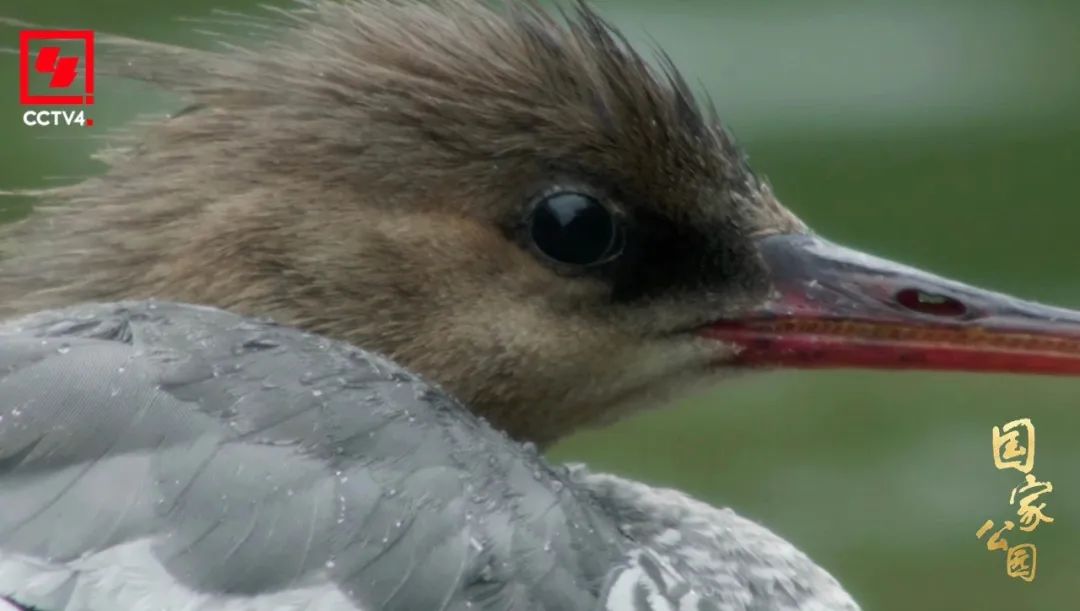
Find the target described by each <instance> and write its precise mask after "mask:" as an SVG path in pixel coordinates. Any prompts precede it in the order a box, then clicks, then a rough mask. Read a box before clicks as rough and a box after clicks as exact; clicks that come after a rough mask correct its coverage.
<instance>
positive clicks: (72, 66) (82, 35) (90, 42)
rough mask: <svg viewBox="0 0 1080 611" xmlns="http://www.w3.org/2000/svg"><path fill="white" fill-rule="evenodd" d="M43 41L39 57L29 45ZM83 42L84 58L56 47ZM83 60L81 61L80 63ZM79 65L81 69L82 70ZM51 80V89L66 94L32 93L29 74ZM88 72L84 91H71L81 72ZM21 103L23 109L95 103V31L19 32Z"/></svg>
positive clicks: (83, 81)
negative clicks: (35, 106)
mask: <svg viewBox="0 0 1080 611" xmlns="http://www.w3.org/2000/svg"><path fill="white" fill-rule="evenodd" d="M34 40H40V41H44V42H43V44H42V45H41V47H40V48H39V49H38V52H37V54H36V55H35V54H31V52H30V42H31V41H34ZM72 40H74V41H82V43H83V53H82V55H81V56H80V55H77V54H76V55H64V51H63V49H62V48H61V47H60V46H58V45H56V44H49V43H56V42H60V41H72ZM80 59H81V60H82V61H81V62H80V61H79V60H80ZM80 63H81V64H82V66H81V67H80ZM31 70H33V71H34V72H35V73H37V74H41V75H45V76H48V77H49V84H48V87H49V89H50V90H55V91H58V92H63V93H55V94H49V95H34V94H32V93H31V92H30V71H31ZM80 71H83V72H85V74H84V76H83V79H82V85H83V87H82V90H81V91H74V92H73V91H72V85H74V84H75V81H76V80H77V78H78V76H79V72H80ZM19 103H20V104H23V105H24V106H27V105H40V106H56V105H72V104H85V105H91V104H93V103H94V32H93V31H92V30H23V31H21V32H19Z"/></svg>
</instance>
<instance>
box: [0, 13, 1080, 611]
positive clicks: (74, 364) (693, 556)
mask: <svg viewBox="0 0 1080 611" xmlns="http://www.w3.org/2000/svg"><path fill="white" fill-rule="evenodd" d="M270 11H271V12H270V13H268V14H267V15H265V16H264V17H262V18H255V17H251V16H245V17H243V18H237V19H239V21H238V22H237V23H234V24H233V25H242V26H245V27H247V28H248V29H251V30H255V31H257V32H260V34H259V36H258V38H259V40H258V41H257V42H253V43H250V44H248V43H244V44H239V43H235V42H229V43H227V44H225V45H222V46H221V47H220V48H216V49H210V50H205V49H202V50H200V49H191V48H183V47H177V46H171V45H165V44H161V43H154V42H149V41H142V40H137V39H131V38H125V37H119V36H112V35H102V36H100V37H99V45H100V50H99V54H100V59H99V67H100V68H101V69H102V70H104V71H106V72H107V73H110V74H113V75H115V76H118V77H124V78H131V79H139V80H143V81H146V82H149V83H151V84H153V85H155V86H157V87H161V88H163V89H165V90H167V91H171V92H173V93H175V94H176V95H178V96H179V97H180V98H182V99H184V100H185V103H186V104H187V105H186V106H185V107H184V108H183V110H181V111H179V112H177V113H175V114H173V115H171V116H168V117H165V118H162V119H158V120H149V121H147V122H145V123H144V124H142V125H140V126H138V127H136V128H135V129H133V130H131V131H129V132H127V133H126V134H123V135H121V136H119V137H118V139H117V140H115V141H113V143H112V144H111V145H110V146H109V147H108V148H107V149H106V150H105V151H104V152H103V153H102V154H101V158H102V159H103V160H104V161H105V162H106V164H107V166H108V168H107V170H106V171H105V173H104V174H103V175H101V176H96V177H92V178H88V179H86V180H85V181H82V182H79V183H77V184H74V185H68V186H61V187H56V188H50V189H44V190H40V191H37V192H34V195H35V196H37V197H38V198H39V203H38V205H37V206H36V210H35V212H34V213H33V214H32V215H30V217H28V218H27V219H25V220H23V221H21V222H19V223H17V224H14V225H11V226H8V227H5V228H3V229H0V507H2V508H3V511H0V599H2V600H6V601H7V603H8V604H10V605H14V606H16V608H19V609H35V610H39V611H54V610H59V609H65V610H72V611H74V610H84V611H98V610H102V609H109V610H133V611H135V610H143V609H200V610H201V609H214V610H218V609H226V610H230V609H232V610H239V609H245V610H246V609H250V610H262V609H285V610H289V609H296V610H300V609H313V610H345V611H373V610H384V609H385V610H403V611H404V610H419V609H424V610H426V609H435V610H464V609H557V610H562V609H589V610H602V611H689V610H701V611H704V610H712V611H719V610H725V611H726V610H732V611H750V610H764V609H768V610H779V611H786V610H791V611H794V610H802V611H810V610H830V611H832V610H837V611H840V610H854V609H858V608H859V606H858V604H857V602H856V601H855V599H854V598H853V597H852V596H851V595H850V594H849V593H848V592H847V591H846V590H845V589H844V588H843V586H842V585H841V584H840V583H839V581H838V580H837V579H835V578H834V577H833V576H832V575H830V574H829V573H828V571H827V570H825V569H824V568H822V567H820V566H818V565H817V564H815V563H814V562H813V561H812V560H811V559H810V558H809V557H807V556H806V555H805V554H803V553H802V552H800V551H799V550H798V549H796V548H795V547H794V546H793V545H792V544H790V543H788V542H787V541H785V540H784V539H783V538H781V537H779V536H777V535H776V534H774V533H772V532H771V531H770V530H768V529H767V528H766V527H764V526H762V525H759V524H757V523H755V522H753V521H751V520H748V519H746V518H743V517H741V516H739V515H737V514H736V513H735V512H733V511H732V510H730V509H726V508H717V507H712V506H710V505H708V504H706V503H703V502H701V501H698V500H696V499H694V498H692V497H691V496H689V495H687V494H684V493H682V492H679V491H677V490H671V489H664V488H656V487H651V486H648V485H646V484H643V483H639V482H634V481H631V480H627V479H624V478H621V477H619V476H615V475H611V474H605V473H597V472H593V471H591V470H589V469H588V467H587V466H583V465H554V464H551V463H550V462H548V461H547V460H546V459H545V458H544V457H543V455H542V452H543V450H544V449H546V448H547V447H549V446H550V445H551V444H552V443H554V442H555V441H557V440H559V439H562V438H564V437H566V436H567V435H569V434H571V433H573V432H575V431H578V430H581V429H582V428H586V427H594V426H602V425H604V424H607V423H609V422H612V421H614V420H617V419H619V418H623V417H626V416H627V415H629V414H632V413H634V412H635V411H637V410H640V409H644V408H650V407H655V406H657V405H661V404H663V403H665V402H666V401H667V400H668V399H669V398H670V397H672V396H676V395H678V394H681V393H686V392H693V391H694V389H697V388H701V387H703V386H707V385H711V384H714V383H717V382H718V381H722V380H723V379H725V378H726V377H728V376H730V375H736V374H739V373H742V372H745V371H748V370H759V369H775V368H784V367H791V368H828V367H846V368H880V369H942V370H969V371H993V372H1018V373H1040V374H1058V375H1078V374H1080V313H1077V312H1074V311H1071V310H1066V309H1062V308H1055V307H1051V306H1046V305H1041V304H1037V303H1033V302H1027V301H1023V300H1020V299H1017V298H1013V297H1010V296H1007V295H1003V294H1000V293H995V292H992V291H987V290H983V289H979V288H976V287H972V286H968V285H966V284H963V283H960V282H957V281H953V280H949V279H946V278H942V277H940V276H937V275H934V274H931V273H929V272H924V271H921V270H918V269H915V268H912V267H908V266H905V265H902V264H899V263H894V262H892V261H888V260H885V259H881V258H878V257H875V256H873V255H870V254H866V253H862V252H859V251H855V250H851V249H848V248H845V247H843V246H840V245H837V244H834V243H832V242H830V241H828V240H826V239H825V238H823V237H821V236H819V235H818V234H816V233H815V232H813V231H812V230H811V229H810V228H809V227H808V226H807V225H806V224H805V223H804V222H803V221H801V220H800V219H799V218H798V217H797V216H796V215H795V214H794V213H793V212H792V211H791V210H789V209H788V208H787V207H785V206H784V205H782V204H781V203H780V201H779V199H778V197H777V196H776V194H774V192H773V189H772V188H771V187H770V185H769V184H768V182H767V181H766V180H765V179H763V178H761V177H760V176H759V175H758V174H756V173H755V172H754V171H753V170H752V169H751V168H750V166H749V163H748V161H747V159H746V156H745V155H744V154H743V153H742V152H741V149H740V148H739V147H738V145H737V144H736V142H735V140H734V138H733V137H732V136H731V135H730V134H729V132H728V131H727V130H726V129H725V128H724V126H723V125H722V124H721V122H720V120H719V119H718V117H717V113H716V111H715V109H714V108H713V105H712V104H711V102H709V100H708V99H703V98H702V96H701V94H699V93H696V92H694V91H693V90H692V89H691V87H690V86H689V85H688V84H687V82H686V80H685V79H684V78H683V77H682V76H681V75H680V73H679V71H678V70H677V69H676V67H675V65H674V62H672V61H671V60H670V59H669V58H668V57H667V56H665V55H663V53H662V52H661V53H659V54H658V56H657V57H656V58H655V59H650V58H646V57H645V56H643V55H641V54H640V53H639V52H638V51H636V50H635V49H634V48H633V46H632V45H631V44H630V43H629V42H628V41H627V40H626V38H625V37H624V36H623V35H622V34H621V33H620V32H619V31H618V30H617V29H616V28H615V27H614V26H612V25H611V24H610V23H608V22H607V21H605V20H604V19H603V18H602V17H601V16H600V15H599V14H598V13H597V12H596V11H595V10H594V9H592V8H591V7H589V6H588V5H587V4H584V3H575V4H572V5H570V6H569V7H564V8H563V9H562V10H553V9H550V8H545V7H543V6H540V5H539V4H537V3H533V2H529V1H527V0H502V1H500V2H495V3H479V2H472V1H470V0H430V1H428V2H422V1H419V0H417V1H411V0H345V1H342V2H336V1H332V0H301V1H299V2H297V3H295V4H293V5H290V6H289V7H287V8H283V9H270Z"/></svg>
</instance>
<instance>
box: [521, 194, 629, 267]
mask: <svg viewBox="0 0 1080 611" xmlns="http://www.w3.org/2000/svg"><path fill="white" fill-rule="evenodd" d="M620 233H621V232H620V228H619V223H618V220H617V219H616V218H615V216H614V215H613V214H612V212H611V210H609V209H608V208H607V207H605V206H604V205H603V204H601V203H600V202H599V201H597V200H596V198H594V197H590V196H588V195H584V194H582V193H556V194H554V195H549V196H547V197H546V198H544V199H543V200H541V201H540V202H539V203H538V204H537V205H536V208H535V209H534V210H533V213H532V217H531V218H530V222H529V237H530V238H532V241H533V243H534V244H536V247H537V248H538V249H539V250H540V252H542V253H544V255H546V256H548V257H549V258H551V259H553V260H555V261H558V262H559V263H567V264H570V265H595V264H597V263H603V262H606V261H609V260H610V259H612V258H613V257H615V256H617V255H618V254H619V252H620V250H621V249H622V239H621V235H620Z"/></svg>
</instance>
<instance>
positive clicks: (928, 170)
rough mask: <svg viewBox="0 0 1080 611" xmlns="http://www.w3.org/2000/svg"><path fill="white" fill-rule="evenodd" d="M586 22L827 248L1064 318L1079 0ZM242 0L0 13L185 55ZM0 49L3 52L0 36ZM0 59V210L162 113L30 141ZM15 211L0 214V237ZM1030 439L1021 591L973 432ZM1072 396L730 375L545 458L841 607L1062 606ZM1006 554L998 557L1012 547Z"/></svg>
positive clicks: (1070, 592)
mask: <svg viewBox="0 0 1080 611" xmlns="http://www.w3.org/2000/svg"><path fill="white" fill-rule="evenodd" d="M598 4H599V6H600V7H601V10H602V12H603V13H605V14H606V15H608V16H609V17H610V18H611V19H612V20H613V21H615V22H616V23H618V24H620V25H622V26H623V27H624V28H625V29H626V30H627V32H628V33H629V34H630V36H631V39H633V40H635V41H636V42H638V43H640V44H642V45H650V44H653V41H654V40H655V42H657V43H659V44H660V45H661V46H663V47H664V48H665V49H667V50H668V51H669V52H670V54H671V55H672V56H673V57H674V59H675V60H676V63H677V64H679V65H680V66H682V67H683V69H684V71H685V72H686V74H687V75H688V77H689V78H690V79H691V80H693V79H700V81H701V83H702V85H703V87H704V88H706V89H707V90H708V91H709V92H710V93H711V94H712V96H713V97H714V98H715V99H716V101H717V105H718V107H719V108H720V109H721V113H722V115H723V116H724V117H725V118H726V119H727V121H728V123H729V125H730V126H731V127H732V129H733V130H734V132H735V133H736V135H737V136H738V137H739V138H740V139H741V141H742V142H743V143H744V144H745V146H746V147H747V148H748V149H749V151H750V154H751V158H752V161H753V163H754V165H755V167H756V168H757V169H758V171H759V172H761V173H763V174H765V175H767V176H768V177H769V178H770V179H771V180H772V182H773V184H774V186H775V188H776V191H777V192H778V193H779V195H780V196H781V198H782V199H783V201H785V202H786V203H787V204H788V205H789V206H791V207H792V208H794V209H795V210H796V211H797V212H798V213H799V214H800V215H802V216H803V218H805V219H806V220H807V221H808V222H809V223H810V224H811V225H813V226H814V227H816V228H817V229H818V230H819V231H820V232H821V233H823V234H825V235H826V236H828V237H830V238H832V239H835V240H837V241H841V242H844V243H847V244H849V245H852V246H856V247H860V248H864V249H868V250H871V251H873V252H875V253H877V254H881V255H884V256H888V257H892V258H897V259H900V260H903V261H906V262H908V263H912V264H916V265H919V266H923V267H927V268H930V269H932V270H934V271H936V272H939V273H944V274H948V275H952V276H955V277H958V278H960V279H963V280H966V281H969V282H973V283H978V284H982V285H986V286H989V287H991V288H995V289H999V290H1004V291H1008V292H1013V293H1017V294H1020V295H1023V296H1026V297H1030V298H1034V299H1038V300H1044V301H1050V302H1055V303H1059V304H1062V305H1069V306H1073V307H1080V273H1078V271H1080V270H1078V268H1080V240H1078V237H1080V3H1077V2H1075V0H1057V1H1052V0H1044V1H1041V2H1029V1H1021V0H951V1H949V2H941V1H936V2H935V1H929V0H891V1H877V2H866V1H856V0H824V1H822V0H819V1H814V2H807V1H802V0H798V1H797V0H782V1H773V2H769V3H764V2H757V1H754V0H724V1H719V0H693V1H665V2H659V1H658V2H646V1H644V0H639V1H633V0H623V1H619V0H609V1H606V2H604V1H601V2H599V3H598ZM255 5H256V2H255V1H253V0H188V1H178V2H169V3H166V2H145V1H144V0H48V1H47V2H42V1H41V0H5V2H4V3H3V8H0V14H3V15H5V16H10V17H17V18H20V19H24V20H27V21H34V22H38V23H45V24H49V25H59V26H73V27H82V28H93V29H97V30H108V31H112V32H118V33H124V34H131V35H138V36H142V37H147V38H152V39H158V40H164V41H169V42H185V43H192V44H199V45H205V44H207V41H206V39H205V38H202V37H201V36H200V35H199V34H195V33H193V32H194V30H198V29H205V28H207V27H208V26H206V25H205V24H200V23H192V22H190V21H188V20H187V19H186V18H196V19H197V18H205V17H208V16H209V15H210V11H211V9H212V8H213V7H219V8H225V9H231V10H257V9H255V8H254V7H255ZM0 35H2V38H0V46H3V47H8V48H13V47H15V46H16V44H17V42H16V41H17V37H16V36H17V35H16V28H13V27H5V28H2V29H0ZM16 69H17V61H16V58H15V56H14V55H10V54H5V55H0V83H3V84H4V85H3V87H0V143H2V145H0V190H2V189H4V188H13V187H36V186H45V185H54V184H61V183H65V182H69V181H72V180H76V179H78V178H79V177H82V176H87V175H91V174H93V173H94V172H97V171H100V169H101V168H100V166H98V165H97V164H95V163H94V162H92V161H90V160H89V154H90V152H91V151H93V150H94V149H95V148H96V147H97V146H99V144H100V142H99V141H97V140H95V138H97V137H100V136H101V135H102V134H103V133H105V132H107V131H108V130H110V129H115V128H117V127H119V126H121V125H123V124H125V123H126V122H129V121H130V120H131V119H132V118H133V117H135V116H136V115H137V114H138V113H140V112H145V111H160V110H161V109H163V108H169V107H170V106H169V105H170V104H171V103H172V102H171V101H170V100H169V99H168V98H164V97H161V96H159V95H156V94H154V93H153V92H150V91H147V90H146V89H145V88H141V87H138V86H135V85H132V84H130V83H119V82H116V81H108V80H103V81H101V82H100V83H99V85H98V87H97V90H98V93H97V105H96V106H94V109H93V113H92V115H93V118H94V120H95V123H96V126H95V128H94V129H93V130H80V129H76V128H51V129H31V128H27V127H24V126H23V125H22V123H21V112H20V110H19V107H18V104H17V101H18V100H17V85H16V83H17V80H16V73H17V70H16ZM26 210H27V202H26V201H23V200H17V199H13V198H0V220H4V219H8V220H10V219H11V218H14V217H16V216H19V215H21V214H23V213H25V212H26ZM1019 417H1029V418H1032V419H1033V421H1034V423H1035V426H1036V429H1037V432H1038V456H1037V464H1036V473H1037V474H1038V476H1039V477H1040V479H1049V480H1050V481H1052V482H1053V484H1054V491H1053V493H1051V494H1050V495H1049V496H1048V497H1045V500H1046V501H1047V503H1048V505H1047V510H1046V511H1047V513H1048V514H1049V515H1051V516H1053V517H1054V518H1055V519H1056V521H1055V522H1054V523H1053V524H1044V525H1042V526H1041V527H1040V528H1039V529H1038V530H1036V531H1035V532H1034V533H1031V534H1030V535H1027V536H1026V539H1024V540H1026V541H1029V542H1033V543H1035V544H1036V545H1037V546H1038V553H1039V558H1038V576H1037V579H1036V580H1035V582H1034V583H1030V584H1029V583H1024V582H1021V581H1018V580H1013V579H1009V578H1007V577H1006V576H1005V574H1004V557H1003V555H1002V554H1001V553H1000V552H995V553H990V552H988V551H986V549H985V547H984V546H983V543H982V542H980V541H978V540H976V538H975V531H976V530H977V529H978V527H979V526H980V525H981V524H982V522H983V521H984V520H986V519H988V518H989V519H993V520H995V521H996V522H997V523H998V524H1000V523H1001V521H1002V520H1004V519H1007V518H1009V517H1011V516H1010V514H1011V513H1012V512H1011V511H1010V506H1009V504H1008V499H1009V493H1010V490H1011V489H1012V487H1013V486H1015V485H1017V484H1018V483H1019V480H1020V478H1019V477H1018V476H1016V474H1013V473H1006V472H1000V471H995V470H994V467H993V462H992V459H991V451H990V438H991V436H990V431H991V427H992V426H993V425H995V424H998V425H1000V424H1003V423H1004V422H1006V421H1008V420H1012V419H1014V418H1019ZM1078 438H1080V383H1078V382H1076V381H1069V380H1061V379H1052V378H1027V377H1017V376H964V375H937V374H922V373H904V374H876V373H850V372H829V373H824V372H815V373H806V374H768V375H756V376H746V377H741V378H739V379H736V380H733V381H730V382H727V383H725V384H724V385H722V386H721V387H720V388H718V389H717V390H716V392H715V393H713V394H712V395H710V396H707V397H700V398H695V399H691V400H688V401H684V402H682V403H681V404H680V405H678V406H676V407H672V408H668V409H664V410H659V411H655V412H652V413H648V414H644V415H642V416H640V417H636V418H634V419H632V420H629V421H627V422H624V423H622V424H620V425H618V426H615V427H613V428H610V429H607V430H604V431H597V432H592V433H587V434H583V435H580V436H578V437H576V438H574V439H572V440H570V441H568V442H566V443H564V444H562V445H561V446H559V447H558V448H556V449H555V450H554V452H553V456H554V457H555V458H557V459H560V460H574V461H585V462H588V463H590V464H591V465H592V466H593V467H594V468H596V469H601V470H609V471H614V472H616V473H620V474H624V475H627V476H630V477H635V478H638V479H642V480H645V481H647V482H650V483H653V484H659V485H665V486H672V487H676V488H681V489H683V490H686V491H689V492H690V493H692V494H694V495H697V496H699V497H701V498H703V499H705V500H707V501H710V502H712V503H715V504H719V505H727V506H731V507H733V508H735V509H736V510H737V511H739V512H741V513H742V514H744V515H746V516H749V517H751V518H754V519H756V520H759V521H761V522H763V523H765V524H767V525H769V526H770V527H771V528H773V529H774V530H775V531H776V532H778V533H779V534H781V535H783V536H784V537H786V538H788V539H790V540H791V541H793V542H794V543H795V544H796V545H798V546H799V547H800V548H802V549H803V550H805V551H806V552H807V553H808V554H809V555H810V556H811V557H813V558H815V559H816V560H817V561H818V562H820V563H821V564H822V565H824V566H825V567H827V568H828V569H829V570H831V571H832V572H833V574H834V575H836V576H837V578H838V579H839V580H840V581H841V582H842V583H843V584H845V586H846V587H847V588H848V589H849V590H850V591H851V592H852V593H853V594H854V595H855V597H856V598H857V599H858V600H860V602H861V603H862V604H863V605H864V607H865V608H866V609H868V610H870V609H881V610H896V611H899V610H909V609H980V610H999V609H1000V610H1005V609H1009V610H1014V611H1015V610H1026V609H1038V610H1048V611H1055V610H1062V611H1065V610H1071V609H1077V608H1080V603H1078V602H1077V601H1078V599H1080V579H1078V578H1080V476H1078V474H1077V469H1076V466H1077V465H1080V444H1078V443H1077V439H1078ZM1016 539H1017V540H1016V541H1014V543H1015V542H1020V540H1019V537H1016Z"/></svg>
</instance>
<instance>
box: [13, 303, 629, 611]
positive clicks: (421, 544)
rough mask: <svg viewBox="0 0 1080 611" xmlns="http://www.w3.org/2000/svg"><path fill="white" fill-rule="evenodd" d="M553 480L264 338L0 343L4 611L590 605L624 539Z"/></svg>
mask: <svg viewBox="0 0 1080 611" xmlns="http://www.w3.org/2000/svg"><path fill="white" fill-rule="evenodd" d="M560 477H561V476H560V474H559V473H557V472H555V471H553V470H552V469H551V468H549V467H548V466H547V465H546V464H545V463H544V462H543V461H542V460H541V459H539V458H538V457H537V456H536V455H535V452H531V451H530V450H529V449H528V448H523V447H521V446H519V445H517V444H514V443H513V442H511V441H510V440H508V439H507V438H505V437H504V436H503V435H501V434H500V433H498V432H496V431H494V430H492V429H491V428H490V427H488V426H487V425H486V424H485V423H483V422H482V421H479V420H477V419H476V418H474V417H472V416H471V415H470V414H469V413H468V412H467V411H465V410H464V409H462V408H461V407H460V406H459V405H457V404H456V403H455V402H454V401H453V400H452V399H450V398H449V397H447V396H446V395H445V394H443V393H441V392H439V391H438V390H437V389H434V388H432V387H430V386H428V385H426V384H425V383H423V382H421V381H419V380H417V379H415V378H414V377H413V376H411V375H409V374H408V373H407V372H405V371H403V370H401V369H400V368H398V367H397V366H395V365H394V364H392V363H390V362H389V361H386V360H385V359H382V358H380V357H377V356H375V355H372V354H370V353H366V352H363V351H361V350H357V349H355V348H352V347H349V346H346V345H343V344H340V343H336V342H331V341H329V340H326V339H323V338H320V337H316V336H312V335H308V334H305V333H301V332H298V331H295V330H290V329H285V328H281V327H277V326H274V325H273V324H270V323H267V322H259V321H252V320H248V319H243V318H240V317H238V316H235V315H232V314H228V313H225V312H221V311H218V310H212V309H208V308H201V307H195V306H182V305H175V304H155V303H128V304H104V305H97V306H81V307H78V308H74V309H68V310H64V311H58V312H46V313H42V314H38V315H35V316H32V317H30V318H26V319H22V320H18V321H12V322H9V323H5V324H0V596H5V595H11V596H12V598H13V599H15V600H19V601H20V602H22V603H23V604H32V605H35V606H38V607H41V608H43V609H61V608H62V609H72V610H75V609H85V610H87V611H97V610H101V609H110V610H115V609H124V608H130V609H143V608H146V609H150V608H154V609H161V608H182V607H183V608H190V609H202V608H206V609H258V608H282V609H290V608H295V609H308V608H310V609H388V610H390V609H402V610H406V609H408V610H412V609H465V608H470V607H472V608H490V609H530V608H550V609H580V608H591V607H592V606H593V605H595V604H597V597H598V596H599V591H600V589H601V587H602V582H603V580H604V578H605V573H607V571H608V570H609V568H610V567H611V566H613V565H614V564H615V562H616V559H617V558H618V557H619V556H621V555H623V554H624V553H625V549H624V548H625V547H626V542H625V540H624V538H623V537H622V536H621V535H620V534H619V533H618V532H616V531H615V529H614V528H613V527H612V526H611V525H610V524H608V523H607V521H606V520H605V519H603V517H602V516H601V515H600V513H599V511H598V510H596V509H595V508H594V507H593V506H592V501H591V497H589V495H588V494H587V493H584V492H581V491H579V490H575V489H573V488H571V487H564V486H561V485H559V480H560ZM5 589H6V591H5ZM184 605H186V606H184Z"/></svg>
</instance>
